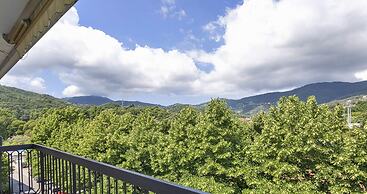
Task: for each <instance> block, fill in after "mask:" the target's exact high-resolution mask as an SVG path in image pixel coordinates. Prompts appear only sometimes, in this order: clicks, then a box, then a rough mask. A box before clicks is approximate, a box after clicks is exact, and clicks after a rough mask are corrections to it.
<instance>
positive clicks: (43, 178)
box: [40, 152, 45, 194]
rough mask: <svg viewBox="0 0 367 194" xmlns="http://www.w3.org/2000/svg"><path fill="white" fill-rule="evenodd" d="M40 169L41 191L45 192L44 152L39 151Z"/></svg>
mask: <svg viewBox="0 0 367 194" xmlns="http://www.w3.org/2000/svg"><path fill="white" fill-rule="evenodd" d="M40 163H41V164H40V171H41V180H40V181H41V193H42V194H44V193H45V154H44V153H43V152H41V153H40Z"/></svg>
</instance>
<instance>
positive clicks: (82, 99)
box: [64, 96, 114, 106]
mask: <svg viewBox="0 0 367 194" xmlns="http://www.w3.org/2000/svg"><path fill="white" fill-rule="evenodd" d="M64 100H66V101H68V102H70V103H73V104H80V105H97V106H99V105H103V104H107V103H111V102H114V101H113V100H111V99H109V98H106V97H102V96H75V97H70V98H64Z"/></svg>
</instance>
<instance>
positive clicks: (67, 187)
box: [65, 161, 69, 192]
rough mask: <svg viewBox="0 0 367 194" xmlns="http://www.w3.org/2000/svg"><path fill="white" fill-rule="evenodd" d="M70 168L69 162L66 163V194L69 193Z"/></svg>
mask: <svg viewBox="0 0 367 194" xmlns="http://www.w3.org/2000/svg"><path fill="white" fill-rule="evenodd" d="M68 169H69V167H68V161H65V174H66V176H65V180H66V189H65V190H66V192H68V191H69V177H68V175H69V170H68Z"/></svg>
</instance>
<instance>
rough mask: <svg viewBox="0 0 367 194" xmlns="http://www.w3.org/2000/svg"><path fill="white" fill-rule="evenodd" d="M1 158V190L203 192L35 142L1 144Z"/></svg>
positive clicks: (60, 192)
mask: <svg viewBox="0 0 367 194" xmlns="http://www.w3.org/2000/svg"><path fill="white" fill-rule="evenodd" d="M0 143H1V142H0ZM0 161H2V162H0V182H1V183H0V194H3V193H4V194H5V193H11V194H13V193H42V194H45V193H47V194H48V193H57V194H67V193H72V194H77V193H84V194H86V193H88V194H92V193H95V194H102V193H108V194H110V193H114V194H118V193H133V194H139V193H143V194H148V193H167V194H168V193H169V194H176V193H177V194H181V193H196V194H198V193H204V192H201V191H198V190H195V189H191V188H188V187H184V186H180V185H176V184H173V183H169V182H166V181H162V180H159V179H156V178H153V177H150V176H146V175H143V174H140V173H136V172H133V171H129V170H124V169H121V168H117V167H115V166H112V165H109V164H105V163H101V162H97V161H93V160H90V159H86V158H83V157H80V156H76V155H73V154H69V153H66V152H62V151H59V150H56V149H52V148H48V147H45V146H42V145H36V144H28V145H17V146H0ZM4 176H5V177H4Z"/></svg>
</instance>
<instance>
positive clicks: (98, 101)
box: [64, 96, 163, 107]
mask: <svg viewBox="0 0 367 194" xmlns="http://www.w3.org/2000/svg"><path fill="white" fill-rule="evenodd" d="M64 100H65V101H67V102H70V103H73V104H77V105H95V106H100V105H105V104H110V103H112V104H119V105H122V106H142V107H143V106H144V107H145V106H161V105H159V104H151V103H146V102H140V101H125V100H124V101H121V100H117V101H114V100H111V99H109V98H107V97H103V96H75V97H68V98H64ZM162 107H163V106H162Z"/></svg>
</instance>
